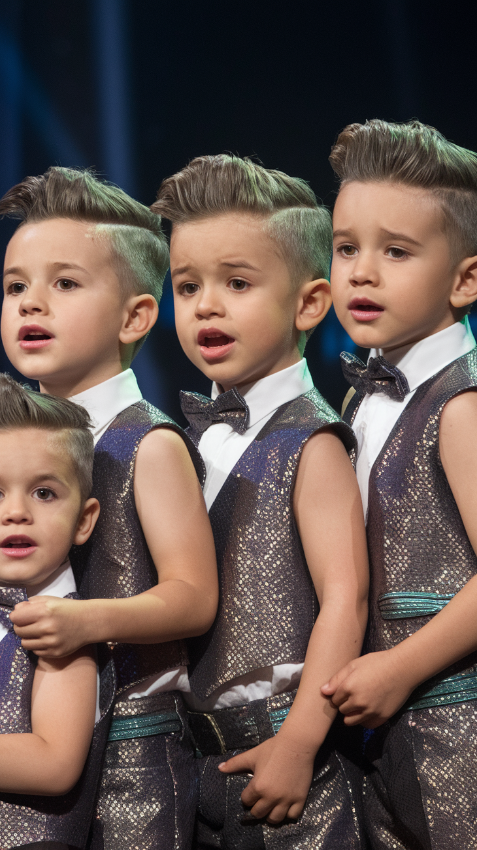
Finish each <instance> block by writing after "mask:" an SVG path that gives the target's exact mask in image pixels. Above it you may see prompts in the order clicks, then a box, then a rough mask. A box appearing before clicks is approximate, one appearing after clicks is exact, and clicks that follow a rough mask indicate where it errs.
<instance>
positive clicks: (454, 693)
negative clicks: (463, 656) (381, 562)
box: [378, 591, 477, 711]
mask: <svg viewBox="0 0 477 850" xmlns="http://www.w3.org/2000/svg"><path fill="white" fill-rule="evenodd" d="M453 596H454V594H453V593H419V592H417V591H416V592H412V591H409V592H405V591H401V592H395V593H383V595H382V596H380V597H379V599H378V605H379V610H380V613H381V616H382V618H383V620H404V619H407V618H409V617H426V616H430V615H432V614H437V613H438V612H439V611H442V609H443V608H444V607H445V606H446V605H447V603H448V602H450V600H451V599H452V597H453ZM474 699H477V672H476V671H475V670H471V671H468V672H465V671H464V672H463V673H457V674H455V675H454V676H447V677H446V678H444V679H441V680H440V681H439V682H437V684H435V685H433V686H432V687H429V685H428V684H427V683H426V682H424V683H423V684H422V685H420V686H419V687H418V688H416V690H415V691H414V693H413V694H411V696H410V698H409V701H408V703H407V704H406V706H405V707H406V709H407V711H413V710H416V709H419V708H434V707H438V706H441V705H452V704H453V703H458V702H467V701H468V700H474Z"/></svg>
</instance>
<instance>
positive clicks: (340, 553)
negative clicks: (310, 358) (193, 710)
mask: <svg viewBox="0 0 477 850" xmlns="http://www.w3.org/2000/svg"><path fill="white" fill-rule="evenodd" d="M294 509H295V518H296V521H297V525H298V530H299V533H300V538H301V541H302V544H303V547H304V551H305V555H306V559H307V563H308V567H309V569H310V573H311V576H312V579H313V582H314V584H315V588H316V591H317V595H318V600H319V603H320V613H319V616H318V619H317V621H316V624H315V626H314V629H313V632H312V634H311V638H310V641H309V644H308V650H307V654H306V659H305V665H304V669H303V674H302V678H301V682H300V686H299V688H298V693H297V696H296V698H295V700H294V703H293V705H292V707H291V709H290V712H289V714H288V717H287V719H286V720H285V722H284V723H283V726H282V727H281V729H280V731H279V732H278V733H277V735H276V736H275V737H274V738H272V739H270V740H268V741H265V742H264V743H263V744H260V745H259V746H258V747H255V748H254V749H252V750H249V751H248V752H246V753H242V754H241V755H239V756H235V757H234V758H232V759H230V760H229V761H228V762H226V763H225V765H224V766H223V767H222V768H221V769H222V771H223V772H227V773H235V772H244V771H245V772H252V773H253V774H254V775H253V779H252V780H251V781H250V782H249V784H248V786H247V788H246V789H245V791H244V792H243V794H242V801H243V802H244V804H245V805H247V806H251V807H252V808H251V814H252V815H253V816H254V817H257V818H263V817H267V820H268V821H269V822H271V823H279V822H280V821H281V820H283V819H284V818H285V817H291V818H296V817H298V816H299V815H300V813H301V811H302V809H303V806H304V804H305V801H306V797H307V794H308V791H309V789H310V784H311V780H312V776H313V764H314V760H315V756H316V753H317V751H318V749H319V748H320V746H321V744H322V743H323V741H324V739H325V737H326V734H327V732H328V730H329V728H330V726H331V724H332V722H333V719H334V718H335V716H336V709H335V708H334V707H333V706H332V705H331V703H330V701H329V699H327V698H325V697H324V696H323V695H322V693H321V690H320V688H321V685H322V684H323V683H324V682H326V681H327V680H328V679H329V677H330V675H331V674H332V673H334V672H335V671H336V670H337V669H339V668H340V667H341V666H343V664H344V663H346V662H347V661H348V660H349V659H350V658H354V657H356V656H357V655H358V654H359V652H360V649H361V642H362V639H363V634H364V629H365V625H366V615H367V587H368V576H367V555H366V540H365V532H364V522H363V509H362V504H361V499H360V495H359V490H358V486H357V483H356V476H355V475H354V472H353V469H352V467H351V464H350V462H349V459H348V456H347V454H346V451H345V449H344V447H343V445H342V443H341V441H340V440H339V439H338V437H336V436H335V435H334V434H333V433H329V432H323V433H320V434H318V435H315V436H314V437H313V438H311V440H310V441H309V442H308V443H307V445H306V446H305V449H304V451H303V455H302V458H301V461H300V465H299V469H298V475H297V481H296V487H295V493H294Z"/></svg>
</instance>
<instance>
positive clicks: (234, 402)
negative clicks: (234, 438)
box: [180, 387, 249, 434]
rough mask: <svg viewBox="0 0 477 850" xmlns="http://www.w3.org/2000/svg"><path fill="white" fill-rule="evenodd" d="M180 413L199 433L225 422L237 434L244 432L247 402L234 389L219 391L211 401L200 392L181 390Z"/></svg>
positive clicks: (247, 410)
mask: <svg viewBox="0 0 477 850" xmlns="http://www.w3.org/2000/svg"><path fill="white" fill-rule="evenodd" d="M180 400H181V408H182V413H183V414H184V416H185V417H186V419H187V420H188V421H189V422H190V424H191V426H192V428H195V430H196V431H198V432H199V433H200V434H202V433H203V432H204V431H206V430H207V428H209V426H210V425H215V424H216V423H217V422H225V424H226V425H230V427H231V428H233V429H234V431H237V433H238V434H244V433H245V431H246V430H247V425H248V420H249V409H248V406H247V402H246V401H245V399H244V398H242V396H241V395H240V393H239V392H238V391H237V390H236V389H235V387H234V388H233V389H232V390H228V391H227V392H226V393H221V394H220V395H218V396H217V398H216V399H215V400H214V401H213V400H212V399H211V398H207V396H205V395H201V394H200V393H189V392H181V394H180Z"/></svg>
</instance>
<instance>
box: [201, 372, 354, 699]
mask: <svg viewBox="0 0 477 850" xmlns="http://www.w3.org/2000/svg"><path fill="white" fill-rule="evenodd" d="M330 426H331V427H332V428H333V430H334V431H335V433H337V434H338V436H339V437H340V438H341V439H342V440H343V442H344V443H345V445H346V447H347V448H351V447H352V446H353V445H354V437H353V434H352V432H351V430H350V429H349V427H348V426H347V425H345V424H344V423H343V422H341V420H340V419H339V417H338V416H337V415H336V413H335V412H334V410H332V409H331V407H330V406H329V405H328V404H327V403H326V402H325V400H324V399H323V398H322V397H321V395H320V394H319V392H318V391H317V390H316V389H313V390H310V392H308V393H306V394H304V395H301V396H299V397H298V398H296V399H294V400H293V401H291V402H288V403H287V404H284V405H282V407H280V408H279V409H278V410H277V412H276V413H275V414H274V415H273V416H272V417H271V419H269V421H268V422H267V423H266V425H265V427H264V428H263V429H262V431H260V433H259V434H258V436H257V437H256V438H255V440H254V441H253V442H252V443H251V444H250V446H249V447H248V448H247V449H246V450H245V452H244V453H243V455H242V456H241V458H240V459H239V461H238V462H237V463H236V465H235V466H234V468H233V470H232V472H231V473H230V475H229V476H228V478H227V479H226V481H225V483H224V485H223V487H222V489H221V490H220V492H219V494H218V496H217V498H216V499H215V501H214V504H213V505H212V508H211V510H210V514H209V517H210V521H211V524H212V529H213V532H214V538H215V545H216V550H217V563H218V568H219V579H220V602H219V610H218V614H217V618H216V620H215V623H214V625H213V626H212V628H211V629H210V630H209V631H208V632H207V633H206V634H205V635H203V636H202V637H199V638H194V639H193V640H191V641H189V652H190V656H191V667H190V684H191V688H192V691H193V692H194V694H196V696H197V697H198V698H199V699H202V700H204V699H206V698H207V697H209V696H210V694H212V693H213V692H214V691H215V690H216V689H217V688H218V687H220V685H223V684H224V683H225V682H229V681H231V680H233V679H235V678H236V677H238V676H242V675H244V674H245V673H248V672H250V671H251V670H256V669H259V668H261V667H269V666H271V665H274V664H286V663H293V662H296V663H300V662H302V661H303V660H304V658H305V653H306V649H307V646H308V641H309V639H310V634H311V631H312V628H313V624H314V622H315V619H316V616H317V614H318V603H317V599H316V594H315V591H314V587H313V582H312V580H311V576H310V573H309V571H308V567H307V564H306V560H305V555H304V552H303V547H302V545H301V542H300V537H299V534H298V530H297V527H296V523H295V519H294V515H293V489H294V485H295V479H296V474H297V469H298V463H299V460H300V456H301V453H302V450H303V447H304V445H305V443H306V442H307V440H308V439H309V438H310V437H311V435H312V434H314V433H315V432H316V431H320V430H321V429H323V428H329V427H330ZM189 433H190V434H191V437H192V439H193V440H195V441H198V439H199V438H200V435H197V434H194V431H193V430H192V429H191V430H190V432H189Z"/></svg>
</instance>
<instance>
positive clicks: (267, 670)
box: [186, 359, 313, 711]
mask: <svg viewBox="0 0 477 850" xmlns="http://www.w3.org/2000/svg"><path fill="white" fill-rule="evenodd" d="M311 389H313V379H312V377H311V375H310V372H309V370H308V366H307V364H306V360H304V359H302V360H300V361H299V362H298V363H295V364H294V365H293V366H289V367H288V369H282V371H281V372H275V373H274V374H273V375H269V376H268V377H266V378H262V379H261V380H260V381H256V382H255V383H254V384H250V385H249V386H248V387H243V388H242V389H241V395H242V396H243V397H244V399H245V401H246V402H247V405H248V408H249V411H250V418H249V423H248V428H247V430H246V432H245V433H244V434H238V433H237V432H236V431H234V430H233V428H232V427H231V426H230V425H226V424H224V423H222V422H219V423H216V424H215V425H211V426H210V427H209V428H208V429H207V431H205V432H204V434H203V435H202V437H201V439H200V442H199V451H200V453H201V455H202V457H203V459H204V463H205V467H206V479H205V485H204V497H205V502H206V505H207V510H210V508H211V506H212V504H213V503H214V500H215V498H216V496H217V494H218V493H219V491H220V489H221V487H222V486H223V484H224V483H225V481H226V479H227V477H228V475H229V474H230V473H231V472H232V469H233V468H234V466H235V464H236V463H237V461H238V460H239V459H240V458H241V456H242V455H243V453H244V451H245V450H246V449H247V448H248V447H249V445H250V444H251V443H252V442H253V440H254V439H255V437H256V436H257V434H258V433H259V432H260V431H261V430H262V428H263V427H264V426H265V424H266V423H267V422H268V420H269V419H270V418H271V417H272V416H273V414H274V413H275V411H276V410H278V408H279V407H281V405H282V404H286V403H287V402H289V401H293V399H295V398H297V397H298V396H299V395H302V394H303V393H307V392H309V390H311ZM218 394H219V388H218V386H217V384H213V386H212V393H211V395H212V398H217V396H218ZM302 670H303V664H301V663H300V664H278V665H275V666H273V667H264V668H261V669H259V670H252V671H251V672H250V673H246V674H245V675H244V676H239V677H238V678H237V679H234V680H233V681H232V682H226V683H225V685H222V686H221V687H220V688H218V689H217V690H216V691H215V692H214V693H213V694H212V695H211V696H210V697H209V698H208V699H207V700H205V701H203V702H202V701H201V700H198V699H197V698H196V697H195V696H194V694H187V696H186V701H187V704H188V705H189V707H190V708H193V709H194V710H195V711H213V710H216V709H219V708H228V707H230V706H233V705H244V704H245V703H248V702H252V700H256V699H263V698H264V697H269V696H275V695H276V694H280V693H283V692H284V691H288V690H293V689H294V688H297V687H298V685H299V683H300V676H301V672H302Z"/></svg>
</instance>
